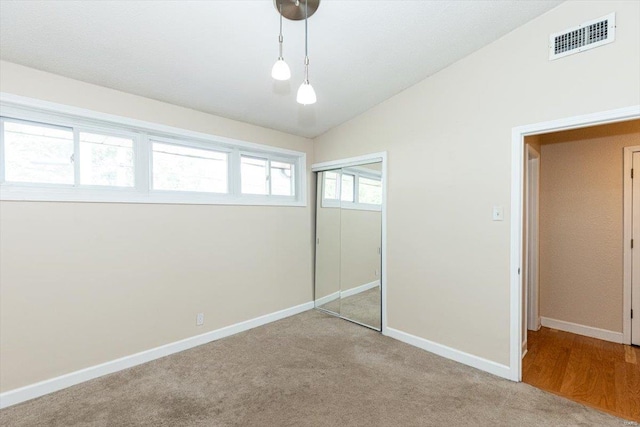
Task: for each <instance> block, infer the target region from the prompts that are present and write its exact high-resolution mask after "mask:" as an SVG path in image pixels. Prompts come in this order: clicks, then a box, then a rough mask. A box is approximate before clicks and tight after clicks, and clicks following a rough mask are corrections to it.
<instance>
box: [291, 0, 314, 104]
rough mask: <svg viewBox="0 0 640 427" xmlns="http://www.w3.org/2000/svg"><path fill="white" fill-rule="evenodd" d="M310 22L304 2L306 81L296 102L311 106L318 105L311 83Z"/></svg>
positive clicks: (306, 5) (299, 91) (307, 8)
mask: <svg viewBox="0 0 640 427" xmlns="http://www.w3.org/2000/svg"><path fill="white" fill-rule="evenodd" d="M308 20H309V4H308V3H307V2H306V1H305V2H304V81H303V82H302V84H301V85H300V87H299V88H298V96H297V97H296V100H297V101H298V104H302V105H309V104H315V103H316V91H315V90H313V86H311V83H309V47H308V41H309V32H308V29H307V21H308Z"/></svg>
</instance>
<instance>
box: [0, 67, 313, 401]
mask: <svg viewBox="0 0 640 427" xmlns="http://www.w3.org/2000/svg"><path fill="white" fill-rule="evenodd" d="M0 90H1V91H2V92H6V93H12V94H18V95H23V96H29V97H33V98H39V99H43V100H47V101H52V102H57V103H62V104H68V105H73V106H77V107H82V108H88V109H91V110H95V111H100V112H105V113H110V114H116V115H120V116H125V117H131V118H135V119H140V120H146V121H150V122H155V123H161V124H164V125H170V126H176V127H179V128H184V129H189V130H194V131H199V132H205V133H210V134H213V135H219V136H225V137H231V138H236V139H241V140H245V141H250V142H256V143H261V144H268V145H273V146H278V147H285V148H289V149H295V150H299V151H303V152H306V153H307V163H308V166H310V164H311V162H312V142H311V141H310V140H308V139H305V138H301V137H296V136H292V135H288V134H285V133H281V132H277V131H274V130H270V129H265V128H261V127H257V126H253V125H249V124H245V123H241V122H237V121H232V120H228V119H223V118H220V117H216V116H212V115H209V114H204V113H199V112H196V111H193V110H189V109H186V108H181V107H177V106H173V105H169V104H165V103H161V102H157V101H153V100H150V99H145V98H141V97H138V96H134V95H130V94H126V93H122V92H118V91H114V90H110V89H106V88H102V87H98V86H94V85H90V84H86V83H82V82H79V81H75V80H71V79H67V78H63V77H60V76H55V75H52V74H48V73H44V72H40V71H36V70H33V69H29V68H25V67H21V66H18V65H15V64H11V63H7V62H1V63H0ZM309 191H310V193H309V194H310V195H311V196H310V197H311V198H310V200H313V197H314V194H315V189H311V188H309ZM312 224H313V218H312V209H311V208H310V207H253V206H195V205H145V204H118V203H39V202H0V360H1V361H2V362H1V363H0V391H7V390H11V389H14V388H17V387H21V386H24V385H28V384H31V383H34V382H37V381H41V380H46V379H48V378H52V377H55V376H58V375H62V374H65V373H68V372H72V371H75V370H78V369H82V368H85V367H88V366H92V365H95V364H99V363H102V362H106V361H109V360H113V359H116V358H119V357H122V356H126V355H129V354H133V353H136V352H139V351H143V350H146V349H149V348H153V347H155V346H159V345H163V344H167V343H170V342H173V341H176V340H180V339H183V338H187V337H190V336H193V335H198V334H201V333H204V332H207V331H210V330H214V329H218V328H220V327H224V326H227V325H230V324H233V323H236V322H240V321H244V320H247V319H251V318H254V317H257V316H260V315H264V314H268V313H272V312H275V311H278V310H282V309H285V308H288V307H292V306H295V305H298V304H302V303H305V302H308V301H311V299H312V248H313V242H312ZM199 312H203V313H205V325H204V326H202V327H196V326H195V317H196V313H199Z"/></svg>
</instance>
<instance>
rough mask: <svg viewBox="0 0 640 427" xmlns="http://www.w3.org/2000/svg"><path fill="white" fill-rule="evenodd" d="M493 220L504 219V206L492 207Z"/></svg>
mask: <svg viewBox="0 0 640 427" xmlns="http://www.w3.org/2000/svg"><path fill="white" fill-rule="evenodd" d="M493 220H494V221H503V220H504V208H503V207H502V206H494V207H493Z"/></svg>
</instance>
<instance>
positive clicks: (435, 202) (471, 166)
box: [314, 1, 640, 365]
mask: <svg viewBox="0 0 640 427" xmlns="http://www.w3.org/2000/svg"><path fill="white" fill-rule="evenodd" d="M614 11H615V12H616V13H617V15H616V20H617V21H616V23H617V33H616V41H615V42H614V43H611V44H609V45H606V46H602V47H599V48H596V49H593V50H590V51H587V52H584V53H580V54H577V55H571V56H568V57H565V58H562V59H559V60H556V61H552V62H551V61H549V60H548V50H547V43H548V37H549V34H550V33H553V32H556V31H560V30H563V29H565V28H568V27H571V26H575V25H578V24H580V23H581V22H584V21H587V20H590V19H594V18H598V17H601V16H603V15H605V14H607V13H610V12H614ZM639 15H640V3H639V2H624V1H622V2H621V1H600V2H566V3H563V4H561V5H560V6H558V7H557V8H555V9H553V10H551V11H550V12H548V13H546V14H544V15H542V16H540V17H539V18H537V19H535V20H533V21H531V22H529V23H527V24H525V25H524V26H522V27H520V28H518V29H516V30H514V31H513V32H511V33H509V34H507V35H506V36H504V37H503V38H501V39H499V40H497V41H496V42H494V43H492V44H490V45H489V46H487V47H485V48H483V49H481V50H479V51H477V52H475V53H473V54H471V55H469V56H468V57H466V58H464V59H462V60H461V61H458V62H457V63H455V64H453V65H451V66H450V67H448V68H446V69H444V70H442V71H441V72H439V73H437V74H435V75H433V76H431V77H429V78H427V79H426V80H424V81H422V82H420V83H418V84H416V85H415V86H413V87H411V88H409V89H407V90H405V91H403V92H401V93H400V94H398V95H396V96H394V97H392V98H390V99H388V100H387V101H385V102H383V103H382V104H380V105H378V106H376V107H374V108H372V109H371V110H369V111H368V112H366V113H364V114H362V115H360V116H358V117H356V118H355V119H353V120H350V121H348V122H347V123H345V124H343V125H341V126H339V127H337V128H335V129H333V130H331V131H329V132H327V133H326V134H324V135H322V136H321V137H319V138H317V139H316V141H315V142H316V143H315V146H314V147H315V161H318V162H321V161H328V160H334V159H339V158H345V157H351V156H357V155H362V154H365V153H372V152H378V151H385V150H386V151H387V152H388V180H387V185H388V187H387V188H388V199H387V201H388V203H387V215H388V216H387V217H388V224H387V225H388V228H387V233H388V234H387V238H388V240H387V242H388V246H387V249H388V271H387V274H388V277H387V279H388V283H387V284H388V286H387V304H388V305H387V314H388V326H389V327H393V328H396V329H399V330H401V331H405V332H408V333H411V334H413V335H416V336H418V337H422V338H426V339H428V340H431V341H434V342H436V343H440V344H444V345H447V346H449V347H452V348H454V349H458V350H462V351H465V352H468V353H470V354H473V355H477V356H480V357H483V358H486V359H489V360H492V361H495V362H498V363H502V364H505V365H508V364H509V331H510V321H509V253H510V223H511V216H510V213H509V206H510V188H511V131H512V128H513V127H515V126H521V125H526V124H530V123H538V122H543V121H547V120H553V119H558V118H562V117H571V116H576V115H581V114H587V113H593V112H597V111H604V110H611V109H614V108H621V107H627V106H630V105H637V104H640V79H638V75H640V55H638V52H640V21H639V20H638V16H639ZM493 206H503V207H504V208H505V219H506V220H505V221H503V222H494V221H492V220H491V210H492V207H493Z"/></svg>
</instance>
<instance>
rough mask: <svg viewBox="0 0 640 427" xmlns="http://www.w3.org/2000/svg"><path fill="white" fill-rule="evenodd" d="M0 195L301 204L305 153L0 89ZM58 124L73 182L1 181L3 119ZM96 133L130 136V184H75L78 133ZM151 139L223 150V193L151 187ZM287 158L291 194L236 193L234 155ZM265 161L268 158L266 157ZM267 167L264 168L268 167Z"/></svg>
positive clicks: (304, 196) (237, 174)
mask: <svg viewBox="0 0 640 427" xmlns="http://www.w3.org/2000/svg"><path fill="white" fill-rule="evenodd" d="M0 118H1V120H0V200H17V201H19V200H25V201H26V200H29V201H63V202H115V203H166V204H212V205H254V206H262V205H266V206H273V205H275V206H307V188H306V187H307V169H306V166H307V165H306V153H304V152H300V151H294V150H289V149H284V148H279V147H273V146H268V145H263V144H256V143H252V142H246V141H240V140H235V139H232V138H226V137H220V136H215V135H210V134H206V133H201V132H195V131H190V130H186V129H180V128H175V127H170V126H166V125H161V124H156V123H151V122H145V121H141V120H136V119H130V118H125V117H121V116H115V115H111V114H105V113H99V112H95V111H90V110H86V109H81V108H77V107H70V106H66V105H61V104H54V103H50V102H47V101H41V100H36V99H31V98H25V97H21V96H17V95H11V94H5V93H0ZM5 119H6V120H8V121H18V122H20V121H23V122H31V123H35V124H37V125H39V124H42V125H43V126H52V127H63V128H66V129H71V130H72V131H73V134H74V184H73V185H70V184H46V183H19V182H6V181H5V155H4V121H5ZM80 132H89V133H99V134H105V135H111V136H118V137H126V138H131V139H133V157H134V186H133V187H116V186H102V185H80V183H79V180H80V175H79V167H80V166H79V161H80V159H79V134H80ZM153 141H156V142H158V143H166V144H172V145H179V146H184V147H188V148H197V149H204V150H210V151H216V152H222V153H226V154H227V158H228V163H227V173H228V178H227V179H228V180H227V187H228V189H227V190H228V192H227V193H226V194H225V193H209V192H195V191H173V190H153V188H152V180H153V153H152V149H153V145H152V143H153ZM241 153H244V154H246V155H250V156H252V157H258V158H268V159H269V161H271V160H273V161H279V162H284V163H290V164H292V165H293V167H294V171H293V180H294V185H293V190H294V195H293V196H272V195H253V194H242V193H241V191H240V190H241V187H240V155H241ZM269 165H270V162H269ZM269 173H270V170H269Z"/></svg>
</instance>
